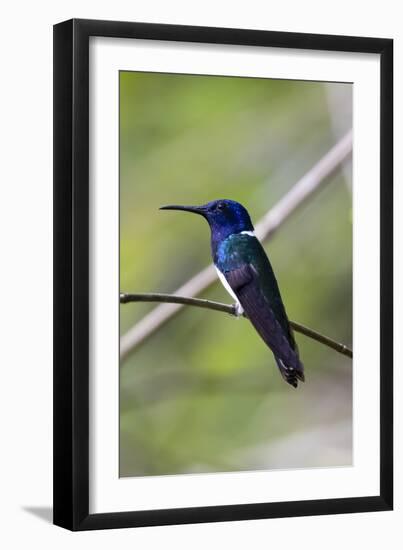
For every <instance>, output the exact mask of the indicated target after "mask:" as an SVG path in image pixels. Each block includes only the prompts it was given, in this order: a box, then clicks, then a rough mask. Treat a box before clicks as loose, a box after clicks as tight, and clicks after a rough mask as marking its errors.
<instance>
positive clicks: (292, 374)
mask: <svg viewBox="0 0 403 550" xmlns="http://www.w3.org/2000/svg"><path fill="white" fill-rule="evenodd" d="M274 358H275V360H276V363H277V366H278V368H279V370H280V373H281V376H282V377H283V378H284V380H285V381H286V382H288V384H291V386H293V387H294V388H296V387H298V380H300V381H301V382H305V375H304V367H303V365H302V363H301V361H299V360H298V363H297V365H296V366H289V365H286V364H285V363H284V361H282V360H281V359H280V358H279V357H276V356H274Z"/></svg>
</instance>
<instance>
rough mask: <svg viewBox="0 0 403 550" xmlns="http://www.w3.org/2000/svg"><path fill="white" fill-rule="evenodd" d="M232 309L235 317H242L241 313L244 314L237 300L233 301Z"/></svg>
mask: <svg viewBox="0 0 403 550" xmlns="http://www.w3.org/2000/svg"><path fill="white" fill-rule="evenodd" d="M234 310H235V317H237V318H238V317H242V315H243V314H244V309H243V307H242V306H241V304H240V303H239V302H235V304H234Z"/></svg>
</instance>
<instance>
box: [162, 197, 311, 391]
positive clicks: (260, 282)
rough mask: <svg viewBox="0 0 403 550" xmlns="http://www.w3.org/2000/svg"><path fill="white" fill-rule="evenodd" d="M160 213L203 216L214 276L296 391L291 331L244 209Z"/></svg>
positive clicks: (223, 205)
mask: <svg viewBox="0 0 403 550" xmlns="http://www.w3.org/2000/svg"><path fill="white" fill-rule="evenodd" d="M161 210H185V211H187V212H194V213H195V214H200V215H201V216H203V217H204V218H205V219H206V220H207V222H208V223H209V225H210V230H211V253H212V256H213V261H214V265H215V267H216V269H217V272H218V275H219V277H220V279H221V282H222V283H223V285H224V287H225V288H226V290H227V291H228V292H229V293H230V295H231V296H232V297H234V298H235V300H236V302H237V312H238V314H239V315H240V314H242V313H243V312H245V314H246V316H247V318H248V319H249V320H250V322H251V323H252V325H253V326H254V327H255V329H256V331H257V332H258V333H259V335H260V336H261V338H262V339H263V340H264V342H265V343H266V344H267V345H268V346H269V348H270V349H271V351H272V352H273V354H274V358H275V360H276V363H277V365H278V368H279V369H280V373H281V375H282V376H283V378H284V380H285V381H286V382H288V383H289V384H291V385H292V386H294V388H296V387H297V386H298V380H301V381H304V379H305V378H304V367H303V364H302V363H301V361H300V359H299V353H298V347H297V345H296V342H295V339H294V335H293V332H292V329H291V327H290V324H289V321H288V318H287V314H286V312H285V308H284V304H283V301H282V299H281V295H280V290H279V288H278V284H277V280H276V277H275V275H274V272H273V269H272V267H271V264H270V261H269V259H268V257H267V255H266V252H265V251H264V248H263V247H262V245H261V244H260V242H259V241H258V239H257V238H256V237H255V234H254V229H253V225H252V222H251V219H250V216H249V214H248V211H247V210H246V208H244V207H243V206H242V205H241V204H239V203H238V202H235V201H232V200H228V199H220V200H215V201H212V202H209V203H207V204H205V205H203V206H181V205H169V206H162V207H161Z"/></svg>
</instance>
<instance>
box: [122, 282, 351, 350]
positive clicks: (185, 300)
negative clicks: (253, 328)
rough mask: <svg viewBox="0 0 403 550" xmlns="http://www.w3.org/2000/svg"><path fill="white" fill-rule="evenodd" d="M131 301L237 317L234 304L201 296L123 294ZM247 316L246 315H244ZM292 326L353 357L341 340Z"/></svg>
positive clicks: (302, 326)
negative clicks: (201, 309)
mask: <svg viewBox="0 0 403 550" xmlns="http://www.w3.org/2000/svg"><path fill="white" fill-rule="evenodd" d="M130 302H161V303H164V304H181V305H186V306H195V307H201V308H204V309H211V310H213V311H222V312H223V313H229V315H233V316H235V317H236V315H237V313H236V307H235V305H234V304H223V303H221V302H214V301H212V300H201V299H200V298H189V297H187V296H174V295H172V294H161V293H157V292H152V293H151V292H150V293H141V294H121V295H120V303H121V304H128V303H130ZM244 316H245V317H246V315H244ZM290 325H291V327H292V328H293V329H294V330H295V331H296V332H300V333H301V334H304V335H305V336H307V337H308V338H312V340H316V341H317V342H320V343H321V344H324V345H325V346H327V347H329V348H332V349H334V350H336V351H338V352H339V353H341V354H343V355H347V357H353V352H352V350H351V349H350V348H348V347H347V346H345V345H344V344H340V343H339V342H335V341H334V340H332V339H331V338H329V337H328V336H324V335H323V334H320V333H319V332H316V330H312V329H311V328H308V327H306V326H305V325H301V323H296V322H295V321H290Z"/></svg>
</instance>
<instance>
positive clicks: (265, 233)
mask: <svg viewBox="0 0 403 550" xmlns="http://www.w3.org/2000/svg"><path fill="white" fill-rule="evenodd" d="M351 150H352V131H351V130H350V131H349V132H348V133H347V134H346V135H345V136H344V137H343V138H342V139H341V140H340V141H339V142H338V143H336V145H335V146H334V147H333V148H332V149H330V151H328V152H327V153H326V155H324V156H323V157H322V158H321V159H320V160H319V162H317V164H315V165H314V166H313V167H312V168H311V169H310V170H309V171H308V172H307V173H306V174H305V176H303V177H302V178H301V179H300V180H299V181H298V182H297V183H296V184H295V185H294V186H293V187H292V188H291V189H290V191H288V193H286V194H285V195H284V197H283V198H282V199H280V201H279V202H278V203H277V204H276V205H275V206H274V207H273V208H272V209H271V210H269V211H268V212H267V214H266V215H265V216H263V218H261V220H259V222H258V223H257V224H256V236H257V237H258V238H259V239H260V240H261V241H263V242H264V241H266V240H268V239H269V238H270V237H271V236H272V235H273V233H274V232H275V231H276V230H277V229H278V228H279V227H280V226H281V225H282V224H283V223H284V222H285V221H286V220H287V219H288V218H289V217H290V215H291V214H292V213H293V212H294V211H295V210H296V209H297V208H299V207H300V206H301V205H302V204H304V203H305V201H306V200H307V199H308V198H309V197H311V196H312V195H313V193H315V191H317V190H318V189H319V188H320V187H321V186H323V185H324V184H325V183H326V182H327V181H329V178H330V176H331V175H332V174H334V173H335V171H336V170H337V169H338V168H340V167H341V166H342V165H343V162H344V161H345V160H346V159H347V158H348V156H349V155H350V153H351ZM216 280H217V273H216V271H215V269H214V266H213V265H209V266H208V267H206V268H205V269H203V270H202V271H200V272H199V273H198V274H197V275H195V276H194V277H192V278H191V279H190V280H189V281H187V282H186V283H185V284H184V285H182V286H181V287H180V288H178V289H177V290H176V291H175V292H174V294H177V295H185V296H197V295H198V294H200V293H201V292H203V291H204V290H206V288H208V287H209V286H211V285H212V284H213V283H214V282H215V281H216ZM182 307H183V304H179V303H175V304H172V303H164V304H160V305H158V306H157V307H156V308H155V309H153V310H152V311H150V313H148V314H147V315H146V316H145V317H143V319H141V320H140V321H139V322H138V323H136V324H135V325H134V326H132V327H131V328H130V329H129V330H128V331H127V332H126V334H124V335H123V336H122V337H121V339H120V358H121V360H123V359H124V358H125V357H127V356H128V355H129V354H130V353H131V352H132V351H133V350H134V349H135V348H136V347H137V346H138V345H139V344H141V343H142V342H144V341H145V340H146V339H147V338H148V337H149V336H151V334H153V333H154V332H155V331H156V330H157V329H158V328H159V327H161V326H162V325H164V324H165V323H166V322H167V321H168V320H169V319H171V318H172V317H173V316H174V315H176V314H177V313H178V312H179V311H180V309H181V308H182Z"/></svg>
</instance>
